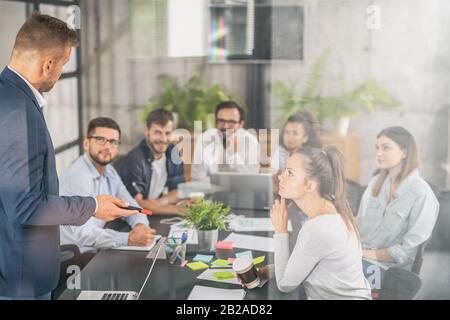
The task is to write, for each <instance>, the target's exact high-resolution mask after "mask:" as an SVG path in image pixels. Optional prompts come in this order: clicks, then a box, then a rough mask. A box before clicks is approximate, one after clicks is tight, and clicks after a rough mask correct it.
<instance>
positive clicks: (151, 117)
mask: <svg viewBox="0 0 450 320" xmlns="http://www.w3.org/2000/svg"><path fill="white" fill-rule="evenodd" d="M169 121H173V115H172V112H170V111H167V110H165V109H162V108H161V109H156V110H153V111H150V112H149V114H148V116H147V128H150V127H151V126H152V124H153V123H156V124H159V125H160V126H165V125H166V124H167V123H168V122H169Z"/></svg>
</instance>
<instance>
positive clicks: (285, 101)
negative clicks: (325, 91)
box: [268, 49, 400, 135]
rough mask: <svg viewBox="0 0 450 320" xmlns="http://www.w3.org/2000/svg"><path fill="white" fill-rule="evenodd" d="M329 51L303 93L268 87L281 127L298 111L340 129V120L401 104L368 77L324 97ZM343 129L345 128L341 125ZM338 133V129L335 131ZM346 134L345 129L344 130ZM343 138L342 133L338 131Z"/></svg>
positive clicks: (284, 86)
mask: <svg viewBox="0 0 450 320" xmlns="http://www.w3.org/2000/svg"><path fill="white" fill-rule="evenodd" d="M330 54H331V51H330V50H329V49H328V50H326V51H325V52H324V53H323V54H322V55H321V56H319V58H318V59H317V61H316V62H315V63H314V65H313V67H312V70H311V71H310V72H309V74H308V77H307V79H306V81H305V86H304V89H303V92H302V94H301V95H300V96H299V95H297V94H296V93H295V90H294V86H293V85H289V84H286V83H284V82H282V81H275V82H274V83H271V84H269V87H268V88H269V90H270V92H271V93H272V95H273V96H274V97H276V98H277V99H278V100H279V101H280V102H281V104H280V105H279V107H278V108H279V110H280V111H281V114H282V116H281V119H280V125H282V124H283V123H284V122H285V121H286V119H287V118H288V117H289V116H290V115H291V114H293V113H295V112H296V111H298V110H302V109H303V110H308V111H310V112H311V113H313V114H314V115H315V116H316V117H317V119H318V120H319V122H320V123H321V124H322V125H323V123H324V122H325V120H332V121H333V122H334V123H335V124H336V125H337V127H339V126H340V127H341V128H342V121H343V120H344V121H346V122H347V126H346V127H347V128H348V121H349V118H350V117H353V116H356V115H358V114H359V113H361V112H362V111H364V110H365V111H368V112H372V111H373V110H374V109H375V108H377V107H378V108H382V109H391V108H395V107H397V106H399V105H400V103H399V102H398V101H397V100H396V99H395V98H394V97H393V95H392V94H390V93H389V92H388V91H387V89H385V88H384V87H383V86H381V85H380V84H379V83H378V82H377V81H376V80H375V79H374V78H369V79H367V80H366V81H364V82H363V83H362V84H360V85H358V86H357V87H355V88H353V89H351V90H346V88H343V89H342V90H341V93H339V94H337V95H334V96H323V95H322V93H321V84H322V80H323V78H324V76H325V71H326V67H327V63H328V59H329V57H330ZM342 83H345V81H342ZM344 127H345V126H344ZM337 131H338V130H337ZM343 131H346V130H343ZM340 133H341V134H342V135H345V132H340Z"/></svg>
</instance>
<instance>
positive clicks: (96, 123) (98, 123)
mask: <svg viewBox="0 0 450 320" xmlns="http://www.w3.org/2000/svg"><path fill="white" fill-rule="evenodd" d="M96 128H110V129H114V130H117V131H118V132H119V138H120V136H121V135H122V132H121V131H120V127H119V125H118V124H117V122H115V121H114V120H113V119H111V118H105V117H100V118H95V119H92V120H91V122H89V125H88V130H87V136H88V137H90V136H91V135H92V134H93V133H94V131H95V129H96Z"/></svg>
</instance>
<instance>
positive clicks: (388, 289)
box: [380, 267, 422, 300]
mask: <svg viewBox="0 0 450 320" xmlns="http://www.w3.org/2000/svg"><path fill="white" fill-rule="evenodd" d="M421 286H422V280H421V279H420V277H419V276H418V275H417V274H415V273H413V272H411V271H408V270H406V269H403V268H400V267H391V268H389V269H388V270H387V271H386V273H385V275H384V278H383V282H382V284H381V292H380V300H413V299H414V298H415V297H416V295H417V293H418V292H419V290H420V287H421Z"/></svg>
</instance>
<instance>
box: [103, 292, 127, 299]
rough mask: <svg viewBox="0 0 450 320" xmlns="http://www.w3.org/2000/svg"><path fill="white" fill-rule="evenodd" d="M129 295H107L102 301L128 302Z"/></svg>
mask: <svg viewBox="0 0 450 320" xmlns="http://www.w3.org/2000/svg"><path fill="white" fill-rule="evenodd" d="M127 298H128V294H127V293H105V294H104V295H103V297H102V300H127Z"/></svg>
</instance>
